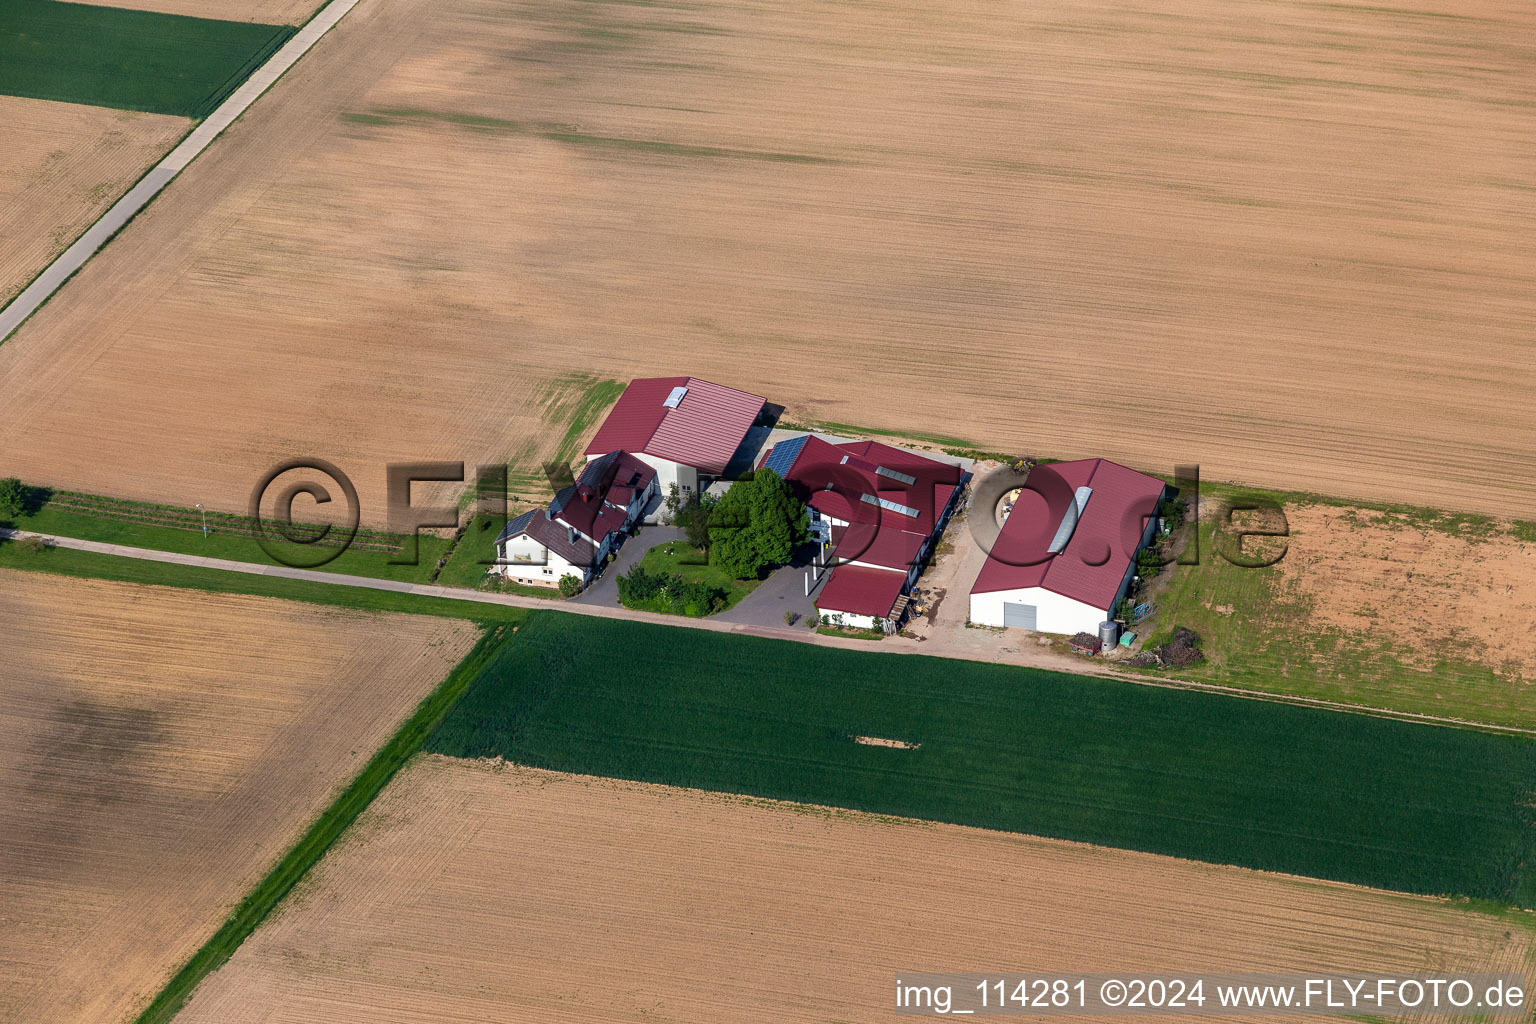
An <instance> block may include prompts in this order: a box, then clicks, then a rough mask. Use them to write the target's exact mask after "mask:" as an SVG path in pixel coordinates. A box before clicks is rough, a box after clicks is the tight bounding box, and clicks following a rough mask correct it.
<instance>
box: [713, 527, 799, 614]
mask: <svg viewBox="0 0 1536 1024" xmlns="http://www.w3.org/2000/svg"><path fill="white" fill-rule="evenodd" d="M815 550H816V546H815V545H814V544H812V545H808V546H806V547H805V548H804V549H802V551H801V552H800V553H799V557H796V558H795V560H794V561H793V562H791V563H790V564H789V565H786V566H785V567H784V568H782V569H780V570H778V571H777V572H775V573H774V574H773V575H772V576H769V577H768V578H767V579H766V580H764V581H763V582H762V583H760V584H758V587H757V589H756V590H754V591H752V593H750V594H748V595H747V596H746V597H744V598H742V599H741V603H740V604H738V605H737V606H736V607H735V608H732V609H730V610H729V611H724V612H721V613H720V614H718V615H712V616H710V618H712V619H719V620H720V621H721V622H741V623H746V624H748V625H753V626H778V627H779V628H780V629H783V628H784V613H785V612H795V613H797V614H798V615H799V616H800V620H799V621H798V622H796V623H795V627H796V628H797V629H798V628H803V629H805V631H806V632H810V628H809V626H807V625H806V623H807V622H808V621H809V620H811V619H814V618H815V617H816V605H815V603H814V602H815V600H816V595H817V594H818V593H820V592H821V586H822V584H823V583H825V582H826V579H827V574H826V571H825V570H822V571H821V577H820V578H819V579H817V580H816V585H815V586H814V587H812V588H811V592H810V594H806V592H805V574H806V572H807V571H808V567H809V565H810V556H811V554H812V553H813V552H815Z"/></svg>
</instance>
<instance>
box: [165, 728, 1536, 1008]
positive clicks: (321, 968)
mask: <svg viewBox="0 0 1536 1024" xmlns="http://www.w3.org/2000/svg"><path fill="white" fill-rule="evenodd" d="M893 756H901V755H900V753H899V752H898V753H896V754H893ZM1531 935H1532V933H1531V931H1530V930H1528V929H1527V928H1525V927H1522V926H1520V925H1517V924H1514V923H1513V922H1511V921H1508V920H1499V919H1497V918H1493V917H1487V916H1483V915H1479V914H1475V913H1472V912H1469V911H1466V910H1463V909H1459V908H1456V907H1453V906H1449V905H1447V904H1444V903H1441V902H1438V901H1433V900H1424V899H1417V898H1410V897H1403V896H1396V895H1391V894H1387V893H1381V892H1375V891H1370V890H1363V889H1355V888H1350V887H1348V886H1342V885H1335V884H1331V883H1322V882H1314V881H1309V880H1302V879H1295V878H1290V877H1287V876H1281V875H1267V874H1261V873H1258V872H1253V871H1244V870H1240V869H1235V868H1220V867H1213V866H1210V865H1202V864H1194V863H1191V862H1186V861H1177V860H1172V859H1169V858H1163V857H1153V856H1149V855H1146V854H1136V853H1127V852H1124V851H1116V850H1105V849H1098V848H1093V847H1086V846H1079V845H1076V844H1072V843H1062V842H1055V841H1050V840H1042V839H1034V838H1030V837H1027V836H1017V835H1006V834H1003V833H995V832H985V831H981V830H978V829H967V828H961V827H958V826H952V825H931V824H925V823H920V822H912V821H907V820H898V819H885V818H878V817H875V816H871V815H861V814H855V813H852V812H835V811H827V810H825V809H820V808H808V807H800V806H796V805H788V804H777V803H773V802H770V801H754V800H749V799H745V798H738V797H727V796H721V795H717V794H706V793H699V792H696V791H690V790H678V789H669V788H666V787H661V786H650V785H641V784H637V783H625V782H616V781H612V780H606V779H592V778H587V777H582V776H572V775H560V774H556V773H551V772H539V771H533V770H530V769H521V768H513V767H510V766H501V767H497V765H496V764H493V763H491V762H465V761H452V760H450V759H447V758H441V757H435V756H432V757H423V758H421V759H419V760H418V761H417V762H415V764H414V765H413V766H412V767H410V768H409V769H407V770H406V771H405V772H404V773H402V774H401V775H400V776H397V777H396V779H395V780H394V781H393V782H392V783H391V784H390V787H389V788H388V789H387V790H386V791H385V793H384V794H383V795H382V796H381V797H380V800H379V801H378V802H377V803H376V804H375V805H374V807H373V808H372V809H370V810H369V811H368V812H367V813H366V814H365V815H364V817H363V818H361V819H359V822H358V824H357V826H355V828H354V830H353V832H352V833H351V835H350V837H349V838H348V839H346V840H344V842H343V844H342V845H341V846H340V847H339V848H337V849H335V850H333V851H332V852H331V853H330V855H328V857H327V858H326V860H325V861H324V862H323V863H322V864H321V865H320V866H319V868H318V869H317V870H316V872H315V873H314V874H312V875H311V876H310V877H309V878H308V879H307V880H306V881H305V882H304V883H302V884H301V885H300V887H299V888H298V889H296V890H295V892H294V894H293V896H292V897H291V899H290V900H289V902H288V903H287V905H285V906H284V907H282V908H280V909H279V910H278V912H277V913H276V914H275V916H273V917H272V918H269V919H268V921H267V922H266V923H265V924H264V925H263V926H262V927H261V929H259V930H258V931H257V933H256V934H255V935H253V936H252V937H251V938H250V939H249V940H247V942H246V943H245V945H244V946H243V947H242V948H241V949H240V950H239V951H238V952H237V953H236V954H235V956H234V958H233V959H232V960H230V962H229V963H228V964H227V965H226V966H225V967H224V968H222V969H221V970H220V971H219V972H218V973H217V974H215V975H213V976H211V977H210V978H209V979H208V980H207V981H205V982H204V983H203V986H202V987H201V988H200V989H199V990H198V992H197V993H196V995H194V997H193V999H192V1001H191V1002H190V1004H189V1005H188V1008H187V1010H186V1011H184V1013H183V1014H182V1016H181V1017H179V1018H178V1020H180V1021H182V1022H183V1024H352V1022H357V1024H363V1022H368V1024H373V1022H376V1021H381V1020H389V1021H391V1022H393V1024H427V1022H439V1021H450V1020H452V1021H460V1020H464V1021H469V1020H473V1021H482V1022H503V1021H505V1022H508V1024H511V1022H518V1024H531V1022H543V1021H548V1022H555V1021H561V1022H572V1021H594V1022H595V1021H603V1022H620V1021H637V1022H638V1021H650V1022H684V1021H689V1022H692V1021H722V1022H725V1021H765V1020H773V1021H794V1022H801V1021H804V1022H813V1021H814V1022H826V1021H849V1022H851V1021H885V1020H889V1019H890V1017H891V1010H890V1007H891V999H892V995H891V986H892V982H893V979H894V976H895V974H896V972H898V971H903V970H920V969H932V970H940V969H943V970H976V971H984V970H999V969H1004V967H1003V965H1008V968H1007V969H1012V970H1032V969H1038V970H1083V971H1110V970H1115V971H1127V972H1130V971H1137V970H1140V971H1153V970H1211V971H1221V970H1230V971H1244V970H1248V971H1255V970H1277V971H1286V970H1292V971H1301V970H1344V969H1348V970H1351V971H1362V972H1369V971H1375V970H1380V971H1383V972H1387V971H1394V970H1396V971H1429V970H1452V969H1456V968H1461V969H1466V970H1477V969H1486V970H1529V959H1528V958H1529V956H1530V939H1531ZM1416 1019H1421V1020H1422V1019H1423V1018H1416Z"/></svg>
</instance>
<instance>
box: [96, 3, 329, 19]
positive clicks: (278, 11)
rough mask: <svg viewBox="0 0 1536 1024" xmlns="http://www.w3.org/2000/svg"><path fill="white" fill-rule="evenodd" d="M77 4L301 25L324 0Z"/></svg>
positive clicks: (198, 16)
mask: <svg viewBox="0 0 1536 1024" xmlns="http://www.w3.org/2000/svg"><path fill="white" fill-rule="evenodd" d="M74 2H75V3H82V4H101V5H103V6H106V7H127V8H130V9H132V10H136V11H158V12H159V13H161V14H185V15H189V16H190V17H193V18H217V19H219V20H220V21H254V22H256V23H258V24H261V25H301V24H303V23H304V22H305V21H307V20H308V19H309V16H310V15H311V14H313V13H314V12H315V11H316V10H318V9H319V8H320V6H321V5H322V4H323V3H324V0H74Z"/></svg>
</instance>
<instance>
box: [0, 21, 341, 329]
mask: <svg viewBox="0 0 1536 1024" xmlns="http://www.w3.org/2000/svg"><path fill="white" fill-rule="evenodd" d="M357 3H358V0H331V3H329V4H327V5H326V7H325V9H324V10H322V11H321V12H320V13H319V14H316V15H315V16H314V17H313V18H311V19H309V21H308V23H306V24H305V25H304V27H303V28H301V29H299V30H298V31H297V32H295V33H294V34H293V37H292V38H291V39H289V40H288V42H286V43H284V44H283V46H282V48H281V49H279V50H278V51H277V52H276V53H274V54H273V55H272V56H271V57H270V58H268V60H267V62H266V63H265V64H263V65H262V66H261V67H259V68H257V69H256V70H255V71H254V72H252V73H251V77H249V78H247V79H246V80H245V82H244V84H242V85H241V86H240V87H239V88H238V89H236V90H235V91H234V92H232V93H230V95H229V98H228V99H226V100H225V101H224V102H223V103H221V104H219V106H218V107H217V109H215V110H214V112H213V113H211V114H209V115H208V116H207V117H206V118H204V119H203V122H202V124H200V125H198V126H197V127H196V128H194V129H193V130H192V131H191V132H190V133H189V134H188V135H187V137H186V138H184V139H182V140H181V144H180V145H178V146H177V147H176V148H175V149H173V150H171V151H170V153H168V154H166V156H165V158H164V159H162V160H161V161H160V162H159V163H157V164H155V166H154V167H151V168H150V169H149V172H148V173H147V174H145V175H144V177H142V178H140V179H139V181H138V184H136V185H134V186H133V188H131V189H129V190H128V192H127V193H126V194H125V195H124V196H123V197H122V198H121V199H119V200H118V201H117V202H115V203H113V204H112V205H111V206H110V207H108V209H107V212H106V213H104V214H102V215H101V217H100V218H98V219H97V221H96V223H94V224H92V225H91V226H90V227H88V228H86V229H85V233H84V234H83V235H81V236H80V237H79V238H78V239H76V240H75V244H74V245H71V246H70V247H69V248H68V249H65V250H64V251H63V252H62V253H60V254H59V255H58V257H57V258H56V259H54V261H53V262H52V263H50V264H48V266H47V267H45V268H44V269H43V272H42V273H41V274H39V275H37V277H36V278H34V279H33V281H32V283H31V284H29V285H27V287H26V288H24V289H23V290H22V292H21V294H20V295H18V296H16V298H14V299H12V300H11V302H10V304H9V305H8V306H6V307H5V309H3V310H0V342H3V341H5V339H6V338H8V337H10V335H11V332H12V331H14V330H15V329H16V328H18V327H20V326H21V325H22V323H23V322H24V321H25V320H26V319H27V317H29V316H31V315H32V314H33V313H35V312H37V309H38V307H40V306H41V305H42V304H43V303H45V302H47V301H48V298H49V296H51V295H52V294H53V293H54V292H56V291H58V290H59V288H60V287H62V286H63V284H64V282H65V281H68V280H69V279H70V278H71V277H72V276H74V274H75V272H76V271H77V270H79V269H80V268H81V267H83V266H85V263H86V261H87V260H89V259H90V258H91V257H92V256H94V255H95V254H96V250H98V249H100V248H101V247H102V246H104V245H106V244H107V242H108V241H109V240H110V239H111V238H112V236H113V235H114V234H116V233H117V232H118V231H120V230H121V229H122V227H123V225H125V224H127V223H128V222H129V221H130V220H132V219H133V218H134V216H135V215H136V214H137V213H138V212H139V211H140V210H142V209H144V207H145V206H147V205H149V201H150V200H151V199H154V198H155V196H157V195H159V194H160V190H161V189H163V188H165V186H166V185H169V184H170V182H171V179H172V178H174V177H176V175H178V174H180V173H181V172H182V171H183V170H185V169H186V166H187V165H188V164H190V163H191V162H192V161H193V160H195V159H196V158H197V156H198V154H200V153H202V151H203V150H205V149H207V148H208V146H209V144H210V143H212V142H213V140H214V139H216V138H217V137H218V135H219V133H220V132H222V131H223V130H224V129H225V128H228V127H229V126H230V125H231V124H233V123H234V121H235V119H236V118H237V117H239V116H240V115H241V114H243V113H245V111H246V110H247V108H249V107H250V105H251V104H252V103H255V102H256V99H257V97H259V96H260V95H261V94H262V93H264V92H266V91H267V88H268V87H269V86H271V85H272V83H273V82H276V81H277V80H278V79H279V78H281V77H282V75H283V72H285V71H287V70H288V69H289V68H291V67H293V66H294V64H296V63H298V60H299V58H300V57H302V56H304V54H306V53H308V52H309V49H310V47H312V46H314V45H315V43H317V42H319V41H320V37H321V36H323V35H325V34H326V33H327V32H329V31H330V30H331V28H332V27H333V26H334V25H335V24H336V23H337V22H338V21H340V20H341V19H342V17H343V16H344V15H345V14H346V13H347V12H348V11H350V10H351V9H352V8H353V7H355V6H357Z"/></svg>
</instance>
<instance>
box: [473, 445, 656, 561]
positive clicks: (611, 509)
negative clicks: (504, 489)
mask: <svg viewBox="0 0 1536 1024" xmlns="http://www.w3.org/2000/svg"><path fill="white" fill-rule="evenodd" d="M656 488H657V472H656V469H655V468H654V467H652V466H649V465H647V464H645V463H644V462H642V461H640V460H639V459H638V458H636V457H635V456H633V455H631V454H630V453H629V452H625V451H613V452H609V453H608V454H607V455H603V456H599V457H598V458H595V459H593V460H592V461H590V462H588V463H587V465H586V467H585V468H583V469H582V471H581V476H580V477H579V478H578V479H577V481H576V482H575V483H574V484H573V485H571V486H569V487H565V488H562V489H561V491H560V493H559V494H556V495H555V498H554V500H553V501H551V502H550V503H549V507H548V508H542V509H533V510H531V511H528V512H524V513H523V514H522V515H520V516H518V517H517V518H516V519H513V520H511V521H510V522H508V523H507V525H506V528H505V529H504V530H502V531H501V535H500V536H499V537H497V538H496V563H497V564H496V565H494V566H492V568H491V571H492V572H499V573H501V574H502V575H503V576H505V577H507V579H509V580H512V581H513V582H516V583H524V584H531V585H533V586H547V587H556V586H559V585H560V579H561V577H563V576H575V577H577V578H578V579H579V580H581V583H582V585H583V586H586V584H588V583H590V582H591V581H592V575H593V573H595V572H596V571H597V568H598V566H600V565H602V564H603V559H605V558H607V557H608V555H609V553H610V552H612V551H613V550H614V549H615V548H617V547H618V545H619V542H620V540H621V539H622V538H623V536H624V531H625V530H627V529H629V528H630V527H631V526H633V525H634V524H635V523H636V522H638V521H639V519H640V517H641V516H642V515H644V513H645V509H646V508H647V507H648V506H649V505H650V503H651V502H652V501H654V500H655V498H656V493H657V491H656Z"/></svg>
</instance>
